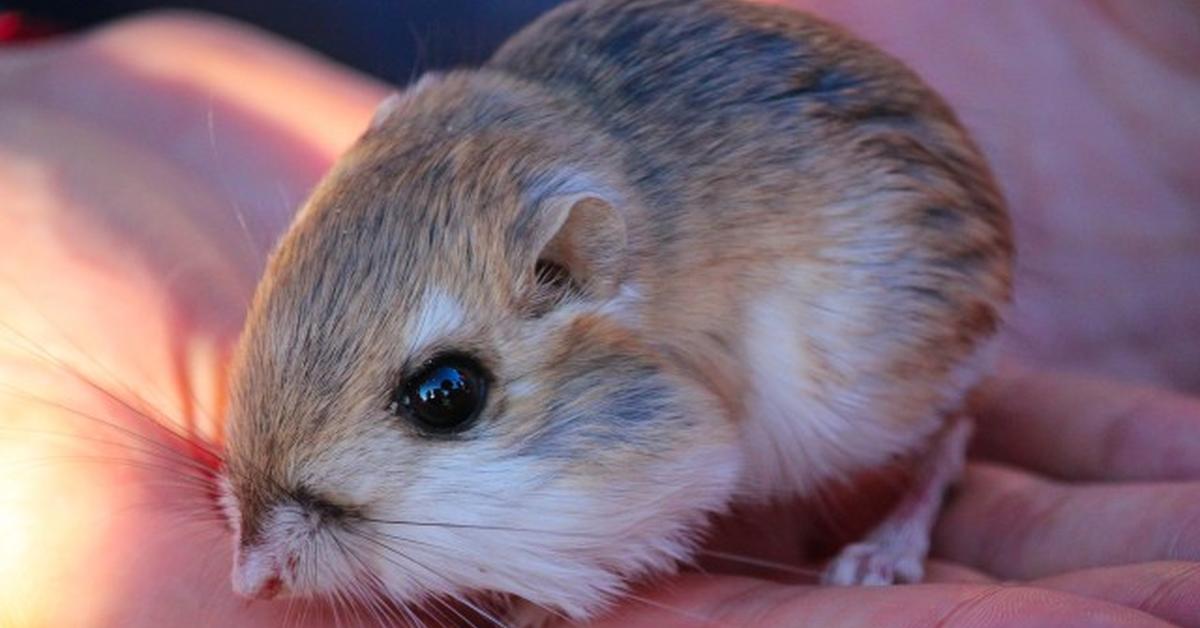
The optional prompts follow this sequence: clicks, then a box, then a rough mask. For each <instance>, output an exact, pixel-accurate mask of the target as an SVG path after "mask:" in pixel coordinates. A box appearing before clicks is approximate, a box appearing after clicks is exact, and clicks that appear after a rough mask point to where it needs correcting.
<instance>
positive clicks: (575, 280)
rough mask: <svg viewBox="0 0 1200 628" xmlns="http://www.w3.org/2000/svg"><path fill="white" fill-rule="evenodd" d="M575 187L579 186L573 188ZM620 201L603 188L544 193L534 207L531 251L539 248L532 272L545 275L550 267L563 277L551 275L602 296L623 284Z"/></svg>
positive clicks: (623, 247) (624, 238)
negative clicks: (533, 232) (534, 215)
mask: <svg viewBox="0 0 1200 628" xmlns="http://www.w3.org/2000/svg"><path fill="white" fill-rule="evenodd" d="M571 187H576V186H571ZM619 202H620V201H619V199H618V198H617V197H616V195H615V194H613V193H612V191H611V190H608V189H606V188H604V187H601V186H590V185H585V186H579V187H577V189H560V190H558V191H557V192H556V193H553V194H550V195H548V196H545V197H544V198H543V199H542V201H541V202H540V203H538V207H536V208H534V211H535V212H536V214H538V218H540V220H535V221H534V223H535V224H536V227H535V229H534V231H535V234H534V237H533V242H532V244H533V250H534V251H536V252H537V255H536V257H535V264H536V265H535V268H534V269H531V270H532V271H533V272H535V273H538V274H541V275H543V279H546V278H547V277H545V275H546V273H547V271H546V269H548V268H549V269H554V270H553V271H551V272H552V273H557V274H559V275H561V274H563V273H564V272H565V275H566V276H565V277H562V276H552V277H549V279H550V280H552V281H554V282H555V283H566V282H569V285H570V286H571V288H572V289H574V290H577V291H579V292H582V293H583V294H584V295H586V296H588V297H591V298H597V299H603V298H607V297H609V296H612V294H613V293H615V292H616V290H617V288H618V287H619V284H620V279H621V270H622V268H623V267H624V263H625V246H626V234H625V220H624V217H623V216H622V214H621V212H620V209H619V206H618V205H617V203H619Z"/></svg>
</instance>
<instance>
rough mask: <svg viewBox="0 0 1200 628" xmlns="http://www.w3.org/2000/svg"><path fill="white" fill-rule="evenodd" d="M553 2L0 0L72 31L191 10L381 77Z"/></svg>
mask: <svg viewBox="0 0 1200 628" xmlns="http://www.w3.org/2000/svg"><path fill="white" fill-rule="evenodd" d="M560 1H561V0H176V1H169V2H163V1H161V0H159V1H157V2H154V1H148V0H16V1H13V0H0V11H2V10H4V9H15V10H17V11H20V12H21V13H23V14H25V15H27V16H29V17H33V18H38V19H40V20H45V21H47V22H49V23H51V24H53V25H55V26H60V27H63V28H66V29H76V28H82V27H86V26H88V25H92V24H96V23H99V22H103V21H107V20H111V19H113V18H115V17H119V16H122V15H127V14H130V13H135V12H138V11H144V10H149V9H154V8H180V9H198V10H203V11H210V12H213V13H219V14H222V15H227V16H230V17H234V18H237V19H239V20H242V21H245V22H249V23H251V24H255V25H257V26H259V27H261V28H264V29H267V30H270V31H274V32H275V33H278V34H279V35H282V36H284V37H287V38H288V39H292V40H294V41H297V42H300V43H302V44H304V45H305V46H307V47H309V48H312V49H315V50H318V51H320V52H322V53H324V54H326V55H327V56H329V57H331V58H333V59H336V60H338V61H341V62H342V63H345V64H347V65H350V66H352V67H355V68H358V69H359V70H362V71H363V72H366V73H368V74H372V75H375V76H377V77H379V78H381V79H384V80H386V81H389V82H392V83H395V84H403V83H407V82H408V81H409V80H411V79H412V78H413V77H415V76H416V75H418V74H420V72H422V71H424V70H427V69H431V68H444V67H450V66H456V65H464V64H465V65H469V64H476V63H479V62H481V61H483V60H484V59H486V58H487V57H488V55H489V54H490V53H491V51H493V50H495V49H496V47H497V46H499V45H500V43H501V42H503V41H504V39H505V38H507V37H508V36H509V35H510V34H512V33H513V32H515V31H516V30H518V29H519V28H520V27H521V26H523V25H524V24H526V23H528V22H529V21H531V20H532V19H533V18H534V17H536V16H537V15H539V14H541V13H542V12H544V11H546V10H547V9H549V8H550V7H552V6H554V5H556V4H559V2H560Z"/></svg>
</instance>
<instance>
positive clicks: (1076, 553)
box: [933, 464, 1200, 579]
mask: <svg viewBox="0 0 1200 628" xmlns="http://www.w3.org/2000/svg"><path fill="white" fill-rule="evenodd" d="M933 541H934V543H933V548H934V553H935V554H936V555H937V556H939V557H940V558H944V559H947V560H952V561H956V562H961V563H964V564H966V565H969V566H971V567H975V568H977V569H981V570H983V571H985V572H987V573H989V574H993V575H996V576H999V577H1002V578H1021V579H1027V578H1037V577H1041V576H1047V575H1053V574H1057V573H1062V572H1066V571H1073V570H1077V569H1086V568H1089V567H1102V566H1108V565H1121V564H1129V563H1141V562H1150V561H1158V560H1188V561H1196V560H1200V483H1177V484H1173V483H1161V484H1115V485H1087V486H1071V485H1064V484H1057V483H1054V482H1050V481H1046V480H1042V479H1039V478H1037V477H1035V476H1032V475H1029V474H1026V473H1023V472H1021V471H1018V470H1015V469H1012V468H1009V467H1002V466H998V465H988V464H973V465H970V466H969V467H968V470H967V474H966V477H965V478H964V483H963V486H962V490H961V491H959V493H958V495H957V497H955V498H954V499H953V500H952V501H951V502H950V503H949V504H948V506H947V508H946V511H945V512H944V513H943V517H942V519H941V521H939V522H938V525H937V527H936V529H935V530H934V537H933Z"/></svg>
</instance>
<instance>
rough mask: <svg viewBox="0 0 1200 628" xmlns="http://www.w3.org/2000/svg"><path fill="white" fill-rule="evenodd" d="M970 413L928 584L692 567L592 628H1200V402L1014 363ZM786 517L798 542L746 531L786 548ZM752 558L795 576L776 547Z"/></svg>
mask: <svg viewBox="0 0 1200 628" xmlns="http://www.w3.org/2000/svg"><path fill="white" fill-rule="evenodd" d="M972 414H973V415H974V416H975V417H976V421H977V425H978V432H977V438H976V442H977V443H978V446H977V448H976V449H977V451H975V452H974V456H973V461H972V462H971V464H970V465H969V467H968V471H967V475H966V478H965V479H964V481H963V484H962V486H961V487H960V488H959V489H958V490H957V491H956V497H955V498H954V499H952V500H951V502H950V504H949V505H948V507H947V509H946V512H945V513H944V514H943V517H942V520H941V522H940V523H939V525H938V528H937V529H936V531H935V535H934V546H933V552H932V555H933V560H931V561H930V563H929V565H928V581H929V584H922V585H915V586H898V587H883V588H875V587H849V588H841V587H839V588H830V587H818V586H814V585H812V584H796V583H794V582H778V581H771V580H768V579H764V578H761V577H760V578H747V577H741V576H738V575H728V574H721V573H708V574H705V575H699V574H692V575H688V576H686V577H684V578H681V579H679V580H676V581H672V582H669V583H665V584H663V585H661V586H658V587H655V588H654V589H653V590H651V591H646V592H639V594H640V596H641V597H644V599H643V600H631V601H629V602H628V603H627V604H626V605H625V606H624V607H623V608H622V609H621V611H620V612H619V614H618V615H616V616H615V617H614V618H612V619H611V620H610V621H608V622H605V623H603V624H602V625H606V626H607V625H611V626H638V625H645V626H668V625H678V626H691V625H705V624H713V625H730V626H741V625H781V626H810V625H811V626H824V625H836V626H881V625H917V626H932V625H938V626H1008V625H1020V626H1073V625H1078V626H1084V625H1086V626H1116V625H1119V626H1159V625H1167V624H1164V623H1162V621H1164V620H1165V621H1166V622H1171V623H1175V624H1179V625H1184V626H1200V525H1198V524H1200V481H1197V480H1200V399H1196V398H1192V397H1185V396H1180V395H1175V394H1172V393H1167V392H1163V391H1161V390H1155V389H1151V388H1140V387H1134V386H1129V385H1126V384H1120V383H1116V382H1113V381H1107V380H1101V379H1087V378H1081V377H1076V376H1069V375H1062V374H1055V373H1048V372H1039V371H1021V370H1015V369H1012V368H1009V369H1006V370H1005V371H1003V372H1002V374H1001V375H999V376H998V377H996V378H994V379H993V380H991V381H990V382H989V383H988V384H987V385H986V386H984V387H983V388H982V390H981V391H980V394H979V395H978V398H977V400H976V403H974V404H973V408H972ZM789 514H791V513H789ZM804 514H808V515H809V516H811V513H803V514H801V515H800V516H804ZM776 516H778V515H776ZM781 523H782V525H783V528H782V529H783V530H784V532H783V534H782V536H783V537H787V536H788V532H789V531H791V530H793V529H795V530H796V532H795V533H796V534H799V533H800V530H799V529H796V528H794V527H793V526H792V525H791V522H788V521H787V520H786V518H784V521H783V522H781V521H780V520H778V519H774V520H773V519H767V520H764V521H761V522H758V524H757V526H756V527H754V528H752V530H757V532H758V533H760V534H767V535H772V534H773V535H774V538H773V539H772V543H771V545H772V546H773V547H776V548H779V547H783V548H789V547H792V546H794V545H795V543H790V542H789V541H788V539H787V538H783V539H780V538H779V537H780V536H781V535H780V533H779V530H780V525H781ZM743 532H744V530H743ZM775 551H778V550H775ZM787 554H788V551H786V550H785V551H784V555H785V556H786V555H787ZM747 559H748V560H749V561H753V562H755V563H758V561H761V560H765V561H766V562H773V563H775V564H776V566H775V567H768V568H766V569H757V570H756V571H757V572H758V573H759V574H768V575H774V576H776V577H779V576H784V577H789V576H791V577H793V578H794V575H795V574H796V573H800V574H801V577H800V579H801V580H803V579H804V578H803V571H802V570H799V571H798V570H797V569H796V567H795V566H794V565H791V564H779V563H780V560H781V559H780V557H779V554H778V553H773V554H769V555H766V556H760V555H749V556H747ZM726 564H728V563H726ZM758 564H762V563H758ZM772 572H774V573H773V574H772Z"/></svg>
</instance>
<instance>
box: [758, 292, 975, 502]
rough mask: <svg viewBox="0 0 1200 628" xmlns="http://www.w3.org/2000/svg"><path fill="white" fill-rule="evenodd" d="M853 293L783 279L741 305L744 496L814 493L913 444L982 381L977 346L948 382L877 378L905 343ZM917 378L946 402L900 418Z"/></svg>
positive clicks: (888, 458) (916, 445)
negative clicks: (745, 386)
mask: <svg viewBox="0 0 1200 628" xmlns="http://www.w3.org/2000/svg"><path fill="white" fill-rule="evenodd" d="M818 294H819V295H820V296H817V295H818ZM850 294H851V293H847V292H840V294H839V293H838V291H825V292H823V293H821V292H820V291H819V290H804V289H803V288H799V287H798V286H796V285H795V284H793V285H792V286H790V287H786V284H785V287H783V288H782V289H777V290H776V291H773V292H772V293H770V294H767V295H765V296H763V297H760V298H759V299H757V300H755V302H754V303H753V304H751V305H750V307H749V309H748V310H747V312H746V314H747V317H746V322H747V327H746V330H747V333H746V344H745V346H744V353H743V355H744V356H745V359H746V361H747V367H748V371H749V373H750V374H751V377H750V380H749V383H750V390H749V391H748V395H747V397H746V398H745V405H744V408H745V412H746V416H744V417H742V420H741V421H740V423H741V425H742V426H743V427H742V429H743V432H742V442H743V447H744V456H743V459H744V461H745V462H744V464H745V468H744V472H743V481H742V485H741V494H742V496H743V497H745V498H749V499H754V500H758V499H769V498H772V497H779V496H787V495H803V494H811V492H812V491H813V490H814V489H815V488H817V487H818V486H820V485H822V484H826V483H828V482H830V481H836V480H840V479H847V478H848V476H849V475H850V474H852V473H854V472H855V471H859V470H863V469H869V468H873V467H879V466H881V465H882V464H884V463H886V462H888V461H889V460H890V459H891V458H893V457H895V456H897V455H902V454H905V453H908V452H911V451H913V450H914V449H915V448H917V447H919V446H920V445H921V444H922V443H924V442H926V441H927V440H928V438H929V437H930V435H931V434H932V433H933V432H934V431H936V430H937V428H938V427H939V425H940V424H941V415H942V414H943V413H944V412H945V411H947V410H950V409H956V408H957V407H958V406H959V405H960V403H961V400H962V397H963V395H964V394H965V392H966V391H967V390H968V389H969V388H970V387H971V386H972V385H974V383H975V382H976V381H977V380H978V376H979V373H980V372H981V369H980V368H979V367H980V366H981V365H982V363H983V362H984V358H983V357H982V354H983V353H984V352H982V351H977V352H976V356H975V357H973V358H972V359H970V360H968V361H967V362H968V364H963V365H961V366H960V367H958V368H956V369H954V370H953V371H952V375H951V376H950V377H948V378H946V380H948V381H938V382H919V381H894V379H895V378H890V379H889V378H886V377H873V376H872V374H873V373H881V372H883V366H884V363H885V362H884V360H885V359H886V357H887V352H888V351H889V350H893V351H894V350H896V349H895V347H896V346H897V343H899V342H902V341H901V340H900V339H899V338H897V337H895V334H894V333H893V334H889V332H888V331H887V330H882V331H881V330H879V329H871V327H872V326H874V327H879V326H880V325H879V320H880V319H879V318H878V313H877V312H876V313H873V312H871V310H870V309H869V308H870V307H871V304H870V301H868V300H867V299H862V300H857V299H854V298H853V297H852V296H850ZM875 302H878V301H875ZM913 386H918V387H921V386H934V387H937V388H940V389H942V390H940V391H938V393H939V397H940V399H941V400H942V401H941V403H940V404H939V405H938V407H930V408H928V411H927V412H925V413H922V416H915V417H913V418H912V419H910V420H907V421H897V420H895V418H896V417H895V414H896V413H897V408H899V407H901V406H905V405H910V406H911V403H909V404H904V403H903V402H902V401H901V400H902V399H904V398H905V397H906V396H908V395H911V394H912V390H913V389H912V387H913ZM910 413H911V412H910Z"/></svg>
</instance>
